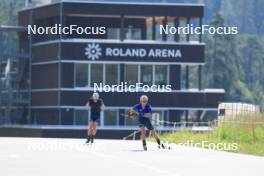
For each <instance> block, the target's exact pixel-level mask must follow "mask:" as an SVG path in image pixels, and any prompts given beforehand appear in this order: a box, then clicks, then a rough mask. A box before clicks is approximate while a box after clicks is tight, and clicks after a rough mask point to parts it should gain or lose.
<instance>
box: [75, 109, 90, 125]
mask: <svg viewBox="0 0 264 176" xmlns="http://www.w3.org/2000/svg"><path fill="white" fill-rule="evenodd" d="M88 119H89V116H88V111H86V110H75V119H74V124H75V125H87V124H88Z"/></svg>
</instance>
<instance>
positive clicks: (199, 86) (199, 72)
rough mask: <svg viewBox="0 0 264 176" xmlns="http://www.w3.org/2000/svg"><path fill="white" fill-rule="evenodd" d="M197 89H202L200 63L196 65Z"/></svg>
mask: <svg viewBox="0 0 264 176" xmlns="http://www.w3.org/2000/svg"><path fill="white" fill-rule="evenodd" d="M198 89H199V90H202V65H199V66H198Z"/></svg>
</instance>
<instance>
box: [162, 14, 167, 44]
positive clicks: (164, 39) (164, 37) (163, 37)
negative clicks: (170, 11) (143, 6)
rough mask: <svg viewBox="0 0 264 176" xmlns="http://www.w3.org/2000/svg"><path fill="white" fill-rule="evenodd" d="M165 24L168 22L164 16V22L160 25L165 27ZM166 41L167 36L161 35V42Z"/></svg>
mask: <svg viewBox="0 0 264 176" xmlns="http://www.w3.org/2000/svg"><path fill="white" fill-rule="evenodd" d="M167 22H168V17H167V16H165V17H164V20H163V21H162V23H163V24H162V25H163V26H166V25H167ZM166 40H167V35H166V34H165V33H162V41H166Z"/></svg>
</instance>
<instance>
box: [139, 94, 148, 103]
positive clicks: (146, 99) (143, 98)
mask: <svg viewBox="0 0 264 176" xmlns="http://www.w3.org/2000/svg"><path fill="white" fill-rule="evenodd" d="M140 101H146V102H148V96H147V95H141V97H140Z"/></svg>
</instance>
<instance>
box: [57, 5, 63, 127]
mask: <svg viewBox="0 0 264 176" xmlns="http://www.w3.org/2000/svg"><path fill="white" fill-rule="evenodd" d="M60 24H61V26H62V27H63V26H64V23H63V3H60ZM62 39H63V36H62V34H60V42H59V53H58V60H59V62H58V89H59V90H61V84H62V81H61V76H62V75H61V52H62V51H61V50H62V49H61V42H62ZM58 106H59V109H58V110H59V125H61V122H62V120H61V111H62V109H61V91H58Z"/></svg>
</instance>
